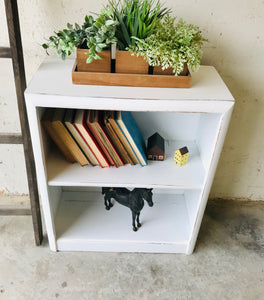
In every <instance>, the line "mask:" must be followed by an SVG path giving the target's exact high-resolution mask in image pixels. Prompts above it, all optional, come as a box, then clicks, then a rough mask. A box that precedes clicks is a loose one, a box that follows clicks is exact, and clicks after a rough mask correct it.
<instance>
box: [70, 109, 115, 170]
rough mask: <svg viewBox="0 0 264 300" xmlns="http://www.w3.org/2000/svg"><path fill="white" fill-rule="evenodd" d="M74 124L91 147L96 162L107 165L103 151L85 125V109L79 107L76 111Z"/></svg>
mask: <svg viewBox="0 0 264 300" xmlns="http://www.w3.org/2000/svg"><path fill="white" fill-rule="evenodd" d="M74 126H75V128H76V129H77V130H78V132H79V133H80V135H81V136H82V138H83V139H84V141H85V143H86V144H87V146H88V147H89V148H90V149H91V151H92V152H93V154H94V156H95V157H96V159H97V161H98V163H99V164H100V166H101V167H102V168H104V167H109V166H110V165H109V162H108V160H107V158H106V157H105V155H104V153H103V152H102V151H101V149H100V147H99V145H98V143H97V142H96V140H95V139H94V137H93V135H92V134H91V132H90V130H89V128H88V126H87V111H86V110H83V109H80V110H77V111H76V116H75V120H74Z"/></svg>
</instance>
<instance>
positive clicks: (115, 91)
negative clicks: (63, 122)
mask: <svg viewBox="0 0 264 300" xmlns="http://www.w3.org/2000/svg"><path fill="white" fill-rule="evenodd" d="M73 65H74V59H67V60H66V61H61V60H59V59H57V58H54V57H51V58H46V59H45V60H44V62H43V63H42V64H41V65H40V67H39V69H38V71H37V72H36V73H35V75H34V76H33V78H32V80H31V82H30V83H29V85H28V87H27V89H26V94H42V95H60V96H69V97H87V98H115V99H116V98H119V99H139V100H141V99H142V100H144V99H146V100H190V101H192V100H193V101H194V100H206V101H208V100H212V101H234V99H233V96H232V95H231V93H230V92H229V90H228V88H227V87H226V85H225V83H224V82H223V80H222V79H221V77H220V76H219V74H218V73H217V71H216V70H215V68H214V67H210V66H201V67H200V69H199V71H198V72H195V73H192V79H191V87H190V88H147V87H146V88H144V87H121V86H96V85H75V84H73V83H72V79H71V72H72V68H73Z"/></svg>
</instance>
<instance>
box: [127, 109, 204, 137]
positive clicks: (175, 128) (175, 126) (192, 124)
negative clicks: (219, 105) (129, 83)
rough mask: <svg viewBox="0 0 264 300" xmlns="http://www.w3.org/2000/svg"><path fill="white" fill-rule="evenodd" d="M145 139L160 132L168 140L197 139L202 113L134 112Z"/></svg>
mask: <svg viewBox="0 0 264 300" xmlns="http://www.w3.org/2000/svg"><path fill="white" fill-rule="evenodd" d="M132 114H133V117H134V119H135V121H136V123H137V125H138V127H139V128H140V131H141V133H142V135H143V137H144V138H145V139H147V138H148V137H150V136H151V135H152V134H154V133H155V132H158V133H159V134H160V135H161V136H162V137H163V138H164V139H166V140H188V141H192V140H195V139H196V136H197V128H198V127H199V122H200V115H201V114H200V113H177V112H135V111H134V112H132Z"/></svg>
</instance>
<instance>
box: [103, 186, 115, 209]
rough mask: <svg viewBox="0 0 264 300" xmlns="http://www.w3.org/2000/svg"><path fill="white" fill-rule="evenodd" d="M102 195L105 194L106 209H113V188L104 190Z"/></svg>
mask: <svg viewBox="0 0 264 300" xmlns="http://www.w3.org/2000/svg"><path fill="white" fill-rule="evenodd" d="M102 194H104V204H105V209H106V210H109V209H110V208H111V207H113V204H112V202H111V198H112V194H113V188H103V189H102Z"/></svg>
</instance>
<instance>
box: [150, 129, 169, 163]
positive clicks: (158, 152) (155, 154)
mask: <svg viewBox="0 0 264 300" xmlns="http://www.w3.org/2000/svg"><path fill="white" fill-rule="evenodd" d="M164 156H165V152H164V138H163V137H161V136H160V135H159V134H158V133H157V132H156V133H154V134H153V135H152V136H151V137H149V138H148V145H147V158H148V159H149V160H164Z"/></svg>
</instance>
